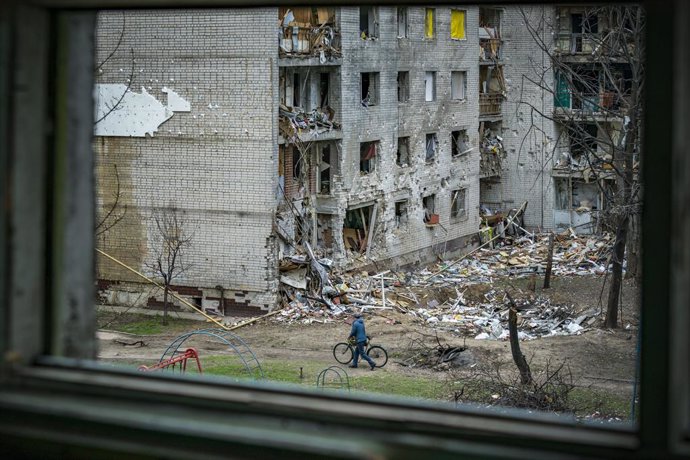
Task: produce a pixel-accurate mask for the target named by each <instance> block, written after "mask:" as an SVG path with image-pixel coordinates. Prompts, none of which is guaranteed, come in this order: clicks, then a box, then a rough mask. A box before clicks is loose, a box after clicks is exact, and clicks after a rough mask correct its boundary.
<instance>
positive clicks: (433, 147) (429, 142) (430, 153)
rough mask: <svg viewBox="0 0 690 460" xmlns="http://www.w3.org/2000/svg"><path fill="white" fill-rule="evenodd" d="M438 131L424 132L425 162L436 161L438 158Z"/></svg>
mask: <svg viewBox="0 0 690 460" xmlns="http://www.w3.org/2000/svg"><path fill="white" fill-rule="evenodd" d="M438 148H439V144H438V133H437V132H433V133H426V136H425V138H424V153H425V156H424V161H425V162H426V163H427V164H430V163H434V162H436V160H437V158H438Z"/></svg>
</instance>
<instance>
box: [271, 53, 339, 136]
mask: <svg viewBox="0 0 690 460" xmlns="http://www.w3.org/2000/svg"><path fill="white" fill-rule="evenodd" d="M339 80H340V68H339V67H337V68H334V67H323V66H316V67H304V66H302V67H281V68H280V83H279V84H280V88H279V92H280V108H279V111H278V120H279V124H278V126H279V134H280V136H279V139H278V143H279V144H290V143H296V142H312V141H316V140H318V141H326V140H334V139H340V138H342V131H341V126H340V122H339V121H338V119H339V118H340V117H339V113H340V94H339V90H338V88H339V85H338V82H339Z"/></svg>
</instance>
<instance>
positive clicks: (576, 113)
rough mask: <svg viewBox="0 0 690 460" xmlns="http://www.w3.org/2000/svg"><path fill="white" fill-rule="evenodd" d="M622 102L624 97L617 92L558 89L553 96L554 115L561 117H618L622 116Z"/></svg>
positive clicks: (623, 102) (602, 118) (604, 118)
mask: <svg viewBox="0 0 690 460" xmlns="http://www.w3.org/2000/svg"><path fill="white" fill-rule="evenodd" d="M624 104H625V98H623V97H621V96H620V95H619V94H618V93H617V92H613V91H602V92H601V93H599V94H577V93H573V92H570V91H568V90H567V89H565V90H563V91H559V92H558V93H557V94H556V97H555V98H554V115H555V116H558V117H562V118H563V117H565V118H572V117H576V118H582V117H590V118H595V119H601V120H606V119H612V118H614V119H618V118H621V117H622V112H621V109H622V107H623V106H624Z"/></svg>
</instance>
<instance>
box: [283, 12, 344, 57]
mask: <svg viewBox="0 0 690 460" xmlns="http://www.w3.org/2000/svg"><path fill="white" fill-rule="evenodd" d="M280 17H281V20H280V25H281V34H280V39H279V45H280V48H279V49H280V56H281V57H299V58H310V57H318V58H319V62H320V63H321V64H325V63H326V62H327V61H330V60H332V59H334V58H337V57H340V56H341V52H340V49H339V40H340V34H339V33H338V31H337V30H336V29H335V10H334V9H333V8H317V11H316V14H314V12H313V11H312V9H311V8H308V7H306V8H305V7H298V8H293V9H282V10H281V16H280Z"/></svg>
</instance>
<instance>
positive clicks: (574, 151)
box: [568, 123, 599, 166]
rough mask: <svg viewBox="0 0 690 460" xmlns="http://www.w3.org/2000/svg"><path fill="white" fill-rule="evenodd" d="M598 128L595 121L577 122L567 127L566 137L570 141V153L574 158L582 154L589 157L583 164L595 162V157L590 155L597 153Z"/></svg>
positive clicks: (578, 157)
mask: <svg viewBox="0 0 690 460" xmlns="http://www.w3.org/2000/svg"><path fill="white" fill-rule="evenodd" d="M598 133H599V129H598V127H597V125H596V124H595V123H579V124H574V125H570V126H569V127H568V139H569V141H570V154H571V155H572V157H573V158H574V159H580V158H581V157H582V156H583V155H584V156H586V157H589V159H588V160H587V159H586V162H587V163H585V164H582V165H581V166H587V164H589V163H593V162H596V160H597V159H596V158H592V157H590V155H596V153H597V146H598V143H597V136H598Z"/></svg>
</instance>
